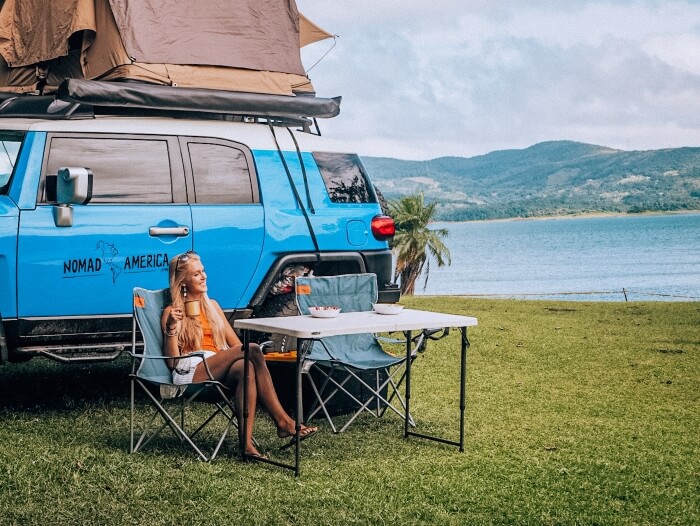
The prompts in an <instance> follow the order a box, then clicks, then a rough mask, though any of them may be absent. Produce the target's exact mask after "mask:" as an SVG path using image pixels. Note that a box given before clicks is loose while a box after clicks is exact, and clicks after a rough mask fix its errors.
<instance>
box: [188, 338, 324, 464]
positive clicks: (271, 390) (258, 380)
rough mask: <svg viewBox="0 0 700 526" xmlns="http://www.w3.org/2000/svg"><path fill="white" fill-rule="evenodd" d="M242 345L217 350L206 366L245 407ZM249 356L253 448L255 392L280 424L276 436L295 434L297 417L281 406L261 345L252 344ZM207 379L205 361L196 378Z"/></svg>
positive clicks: (250, 419) (314, 428) (249, 397)
mask: <svg viewBox="0 0 700 526" xmlns="http://www.w3.org/2000/svg"><path fill="white" fill-rule="evenodd" d="M241 347H242V346H240V345H238V346H236V347H232V348H230V349H227V350H225V351H221V352H218V353H217V354H216V355H214V356H212V357H210V358H207V365H208V366H209V370H210V371H211V374H212V377H213V379H214V380H218V381H220V382H223V383H224V384H226V386H228V387H229V388H231V389H234V390H235V393H236V403H237V404H241V410H242V403H243V402H242V400H243V388H242V384H243V350H242V348H241ZM249 356H250V369H249V374H250V375H251V377H250V378H249V382H248V387H249V391H248V393H249V394H248V401H249V404H250V401H251V400H253V405H252V408H251V406H250V405H249V406H248V407H249V411H248V415H249V418H248V423H249V425H250V434H249V435H248V437H250V445H251V447H252V449H255V448H254V447H253V446H252V423H253V416H254V414H255V401H256V398H257V397H256V394H257V396H258V397H259V398H260V402H261V405H262V406H263V408H264V409H265V410H266V411H267V413H268V414H269V415H270V417H272V420H273V421H274V422H275V425H276V426H277V435H278V436H279V437H280V438H284V437H288V436H291V435H293V434H295V432H296V429H295V422H294V420H293V419H292V418H291V417H290V416H289V415H288V414H287V413H286V411H285V410H284V408H283V407H282V404H281V403H280V401H279V398H278V397H277V392H276V391H275V386H274V384H273V383H272V377H271V376H270V371H269V369H268V368H267V364H266V363H265V357H264V356H263V354H262V352H261V350H260V347H259V346H258V345H256V344H250V351H249ZM237 364H240V365H237ZM239 368H240V371H239ZM239 376H240V378H239ZM208 379H210V378H208V377H207V374H206V369H205V367H204V364H200V365H198V366H197V369H196V371H195V374H194V378H193V381H194V382H202V381H205V380H208ZM250 389H253V391H255V393H253V395H252V396H251V394H250V393H251V391H250ZM240 414H242V413H240V411H239V415H240ZM316 429H317V428H316V427H306V426H302V428H301V433H302V435H304V434H306V433H309V432H311V431H315V430H316ZM247 443H248V442H246V444H247ZM246 452H248V446H246Z"/></svg>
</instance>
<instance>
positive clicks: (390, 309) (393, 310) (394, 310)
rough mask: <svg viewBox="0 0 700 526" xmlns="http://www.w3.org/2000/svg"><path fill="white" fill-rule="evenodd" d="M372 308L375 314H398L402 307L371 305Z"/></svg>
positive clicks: (391, 304)
mask: <svg viewBox="0 0 700 526" xmlns="http://www.w3.org/2000/svg"><path fill="white" fill-rule="evenodd" d="M372 307H373V308H374V312H376V313H377V314H398V313H399V312H401V311H402V310H403V305H400V304H398V303H373V304H372Z"/></svg>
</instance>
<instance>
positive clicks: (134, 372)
mask: <svg viewBox="0 0 700 526" xmlns="http://www.w3.org/2000/svg"><path fill="white" fill-rule="evenodd" d="M133 298H134V319H133V323H132V336H131V353H130V355H131V358H132V367H131V374H130V375H129V376H130V378H131V422H130V433H131V443H130V450H129V451H130V452H131V453H135V452H137V451H139V450H140V449H141V448H143V447H144V446H146V445H147V444H148V443H149V442H151V440H153V439H154V438H155V437H157V436H159V435H160V433H161V431H163V430H164V429H166V428H170V429H171V430H172V431H173V433H174V434H175V436H177V437H178V438H179V439H180V440H181V441H182V442H185V443H187V444H188V445H189V446H191V447H192V448H193V449H194V450H195V451H196V452H197V455H198V456H199V458H201V459H202V460H204V461H205V462H206V461H210V460H213V459H214V457H216V455H217V453H218V452H219V449H220V448H221V445H222V444H223V442H224V440H225V439H226V436H227V435H228V433H229V431H230V429H231V426H233V427H234V428H236V427H237V426H236V422H235V409H234V406H233V404H232V402H231V395H230V392H229V389H228V388H227V387H226V386H224V385H223V384H221V383H220V382H217V381H214V380H212V381H207V382H203V383H197V384H190V385H185V386H182V385H175V384H173V382H172V374H171V372H170V369H169V368H168V366H167V363H166V360H168V359H170V360H178V359H179V358H166V357H165V356H164V355H163V353H162V349H163V333H162V330H161V315H162V312H163V309H164V308H165V306H166V305H168V304H169V303H170V291H169V290H168V289H162V290H146V289H142V288H138V287H137V288H134V291H133ZM137 330H140V332H141V334H142V337H143V350H142V352H137V338H136V333H137ZM196 355H197V353H193V354H190V355H188V356H196ZM183 358H184V357H183ZM204 364H205V367H206V366H207V365H206V360H205V361H204ZM207 370H208V369H207ZM136 386H138V387H139V388H141V390H142V391H143V392H144V393H145V394H146V396H147V398H148V400H149V401H150V402H151V403H152V405H153V408H152V409H153V410H152V412H151V415H150V418H147V419H146V421H145V423H143V424H142V426H141V429H140V430H139V431H138V432H139V433H140V435H139V437H138V439H137V440H136V442H135V441H134V439H135V434H136V431H135V427H136V425H135V407H134V399H135V391H136ZM195 401H199V402H206V403H209V404H213V408H214V410H213V412H212V413H211V414H209V415H208V416H207V417H206V418H204V420H203V421H202V422H201V424H200V425H199V426H197V427H196V429H194V430H193V431H191V432H188V431H187V430H186V426H185V416H186V410H187V408H188V407H189V406H190V405H191V404H192V403H193V402H195ZM159 416H160V417H161V418H158V417H159ZM218 416H221V417H222V418H223V420H224V422H223V424H224V428H223V431H222V432H221V434H220V436H219V438H218V441H217V443H216V445H215V446H214V448H213V449H212V450H211V452H209V453H208V454H205V453H204V452H203V451H202V448H201V447H200V445H198V444H197V443H195V439H197V440H199V438H200V437H199V436H198V435H200V432H202V431H203V430H204V429H205V428H206V427H207V426H209V424H210V423H212V422H213V421H214V419H215V418H216V417H218ZM222 418H219V419H218V420H221V419H222ZM200 420H201V419H200ZM192 427H194V426H192ZM202 441H203V440H202Z"/></svg>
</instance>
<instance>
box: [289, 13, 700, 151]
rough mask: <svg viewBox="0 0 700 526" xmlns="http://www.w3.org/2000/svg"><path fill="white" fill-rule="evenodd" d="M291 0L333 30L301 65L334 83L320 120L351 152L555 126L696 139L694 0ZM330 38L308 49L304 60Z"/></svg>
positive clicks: (494, 145)
mask: <svg viewBox="0 0 700 526" xmlns="http://www.w3.org/2000/svg"><path fill="white" fill-rule="evenodd" d="M297 3H298V6H299V8H300V10H301V11H302V12H303V13H304V14H306V15H307V16H309V17H310V18H311V19H312V20H314V21H315V22H317V23H319V24H320V25H321V26H322V27H324V28H326V29H328V30H330V31H332V32H335V33H337V34H339V35H340V37H339V38H338V40H337V43H336V46H335V48H334V49H333V50H332V51H331V52H330V53H329V54H328V56H327V57H326V58H325V59H323V60H322V61H321V62H320V63H319V64H318V65H317V66H316V67H315V68H314V69H313V70H312V71H311V72H310V76H311V79H312V81H313V82H314V85H315V86H316V89H317V91H318V93H319V95H322V96H324V95H328V96H330V95H338V94H340V95H343V103H342V106H341V115H340V116H339V117H337V118H336V119H333V120H331V121H328V122H324V123H322V129H323V131H324V133H326V134H332V135H334V136H336V137H338V138H341V139H343V140H345V141H348V142H349V143H351V144H353V145H355V147H356V148H357V149H358V151H359V152H360V153H361V154H364V155H382V156H392V157H400V158H407V159H425V158H433V157H438V156H442V155H462V156H470V155H476V154H481V153H486V152H488V151H492V150H496V149H508V148H521V147H527V146H529V145H531V144H534V143H536V142H539V141H543V140H556V139H570V140H579V141H583V142H591V143H595V144H602V145H605V146H612V147H616V148H623V149H653V148H663V147H671V146H683V145H697V144H698V137H700V135H699V134H698V132H700V111H699V110H700V97H698V95H699V94H700V73H699V72H700V5H698V3H697V2H693V1H676V2H674V1H672V2H660V1H652V0H648V1H641V0H640V1H634V0H629V1H606V2H603V1H590V2H587V1H571V0H563V1H558V2H555V1H544V2H538V3H537V4H536V5H522V4H523V2H516V1H503V2H480V1H464V0H462V1H453V0H445V1H444V2H428V1H425V0H420V1H419V0H415V1H398V0H383V1H382V0H373V1H368V0H357V1H347V2H336V3H334V4H333V5H334V8H333V9H330V8H329V5H330V4H329V3H328V2H327V1H324V2H322V1H320V0H297ZM339 4H345V5H347V6H348V8H347V9H341V8H338V7H337V6H338V5H339ZM494 4H495V5H494ZM329 45H330V44H329V43H328V41H327V42H321V43H318V44H314V46H310V47H309V48H307V49H305V50H304V62H305V63H306V64H313V63H314V62H315V60H317V59H318V57H319V56H320V55H322V54H323V53H324V52H325V51H326V50H327V48H328V46H329ZM324 46H325V47H324Z"/></svg>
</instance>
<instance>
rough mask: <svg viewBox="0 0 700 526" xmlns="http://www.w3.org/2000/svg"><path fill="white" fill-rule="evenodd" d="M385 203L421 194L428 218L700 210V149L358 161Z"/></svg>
mask: <svg viewBox="0 0 700 526" xmlns="http://www.w3.org/2000/svg"><path fill="white" fill-rule="evenodd" d="M362 162H363V164H364V165H365V168H367V170H368V172H369V173H370V174H371V176H372V179H373V181H374V183H375V185H376V187H377V188H378V189H379V190H380V191H381V192H382V193H383V194H384V196H385V198H386V199H387V200H389V201H391V200H395V199H398V198H400V197H402V196H405V195H409V194H414V193H417V192H422V193H423V194H424V196H425V200H426V201H427V202H433V201H436V202H437V203H438V206H437V209H436V219H437V220H443V221H465V220H472V219H500V218H512V217H538V216H556V215H568V214H583V213H598V212H614V213H640V212H668V211H680V210H700V148H695V147H685V148H670V149H663V150H648V151H625V150H616V149H613V148H608V147H605V146H597V145H593V144H585V143H580V142H573V141H548V142H542V143H538V144H535V145H534V146H530V147H529V148H524V149H520V150H503V151H495V152H491V153H488V154H485V155H479V156H476V157H469V158H464V157H440V158H437V159H432V160H429V161H406V160H400V159H392V158H387V157H363V158H362Z"/></svg>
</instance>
